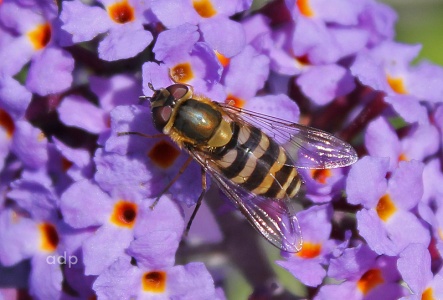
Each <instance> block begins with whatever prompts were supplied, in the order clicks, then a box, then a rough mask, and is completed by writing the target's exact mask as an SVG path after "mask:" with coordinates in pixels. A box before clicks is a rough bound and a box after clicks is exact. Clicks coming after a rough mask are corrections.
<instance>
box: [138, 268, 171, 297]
mask: <svg viewBox="0 0 443 300" xmlns="http://www.w3.org/2000/svg"><path fill="white" fill-rule="evenodd" d="M166 277H167V276H166V272H164V271H151V272H147V273H145V274H144V275H143V277H142V288H143V290H144V291H145V292H152V293H162V292H164V291H165V289H166Z"/></svg>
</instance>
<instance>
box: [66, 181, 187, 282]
mask: <svg viewBox="0 0 443 300" xmlns="http://www.w3.org/2000/svg"><path fill="white" fill-rule="evenodd" d="M118 192H119V193H118ZM79 195H94V197H93V199H90V198H89V197H88V198H83V199H84V200H83V201H84V202H82V201H72V200H73V199H78V196H79ZM162 200H163V201H160V202H159V204H158V205H157V207H156V209H155V210H151V209H150V208H149V205H151V204H152V202H151V201H143V202H142V201H141V199H140V196H138V195H137V194H136V193H133V192H127V191H124V190H120V191H118V190H115V191H114V196H113V197H110V196H109V195H108V194H106V193H105V192H103V191H102V190H100V188H99V187H98V186H97V185H95V184H94V183H93V182H90V181H86V180H83V181H78V182H77V183H75V184H73V185H72V186H71V187H70V188H68V189H67V190H66V192H65V193H64V194H63V195H62V198H61V211H62V213H63V215H64V218H65V220H66V222H67V223H68V224H69V225H70V226H72V227H74V228H87V227H90V226H94V227H96V228H97V229H96V230H95V233H94V235H93V236H91V237H90V238H89V239H87V240H85V242H84V244H83V255H84V263H85V274H86V275H99V274H101V273H102V272H103V271H105V270H106V269H107V268H108V267H109V266H110V265H112V264H113V263H114V262H115V261H117V260H118V259H119V258H120V257H126V256H127V254H126V249H128V248H129V246H130V244H131V242H133V240H134V239H137V238H143V236H144V235H146V234H149V233H150V232H151V231H152V230H154V231H155V230H159V229H161V230H167V229H168V228H170V230H172V231H174V232H175V234H174V235H173V236H174V237H175V239H174V240H175V241H176V242H175V244H176V245H175V247H177V245H178V240H179V239H180V237H181V232H182V231H183V223H182V222H181V221H182V218H181V214H180V212H179V211H178V209H177V208H176V207H175V206H174V204H173V203H171V202H170V201H168V200H167V199H166V198H164V199H162ZM86 205H88V207H89V208H90V209H92V210H95V211H97V212H98V213H97V214H96V215H95V216H94V218H91V217H90V215H89V213H88V211H87V210H85V209H84V207H85V206H86ZM165 214H166V215H167V216H165ZM170 218H172V219H174V218H175V219H176V221H175V223H171V222H169V221H167V220H169V219H170ZM162 220H165V221H166V222H167V223H168V224H165V222H164V221H162ZM165 225H167V226H165ZM156 228H158V229H156ZM174 240H173V241H172V242H174ZM164 242H165V241H163V244H162V247H165V248H166V249H167V248H168V246H169V244H168V243H164ZM137 243H139V240H137ZM157 243H158V240H157ZM99 245H108V247H112V252H110V251H109V250H110V249H108V248H102V247H99ZM151 247H152V246H151ZM165 248H163V249H165ZM163 249H162V252H164V251H165V250H163ZM156 251H158V250H156ZM162 252H160V253H162ZM150 253H151V252H148V254H150ZM156 253H157V252H156ZM151 255H152V253H151Z"/></svg>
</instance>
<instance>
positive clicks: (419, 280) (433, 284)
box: [397, 244, 443, 299]
mask: <svg viewBox="0 0 443 300" xmlns="http://www.w3.org/2000/svg"><path fill="white" fill-rule="evenodd" d="M397 265H398V270H399V272H400V274H401V275H402V277H403V280H404V281H405V282H406V284H407V285H408V287H409V288H410V289H411V291H412V294H413V295H416V296H418V297H419V298H421V299H423V298H425V299H426V298H427V297H433V298H439V297H442V295H443V276H442V274H441V272H438V273H437V274H436V275H435V276H434V274H432V272H431V256H430V254H429V252H428V251H427V249H426V248H425V247H424V246H423V245H420V244H411V245H409V246H408V247H407V248H406V249H405V250H403V252H402V253H400V258H399V259H398V261H397ZM417 270H420V271H418V272H417ZM409 298H411V299H412V297H411V296H409V297H406V298H405V299H409Z"/></svg>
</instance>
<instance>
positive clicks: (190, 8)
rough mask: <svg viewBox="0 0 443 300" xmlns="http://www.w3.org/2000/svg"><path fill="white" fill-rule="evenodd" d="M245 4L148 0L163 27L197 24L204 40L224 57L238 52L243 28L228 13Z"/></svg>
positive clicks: (216, 1)
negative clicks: (150, 0)
mask: <svg viewBox="0 0 443 300" xmlns="http://www.w3.org/2000/svg"><path fill="white" fill-rule="evenodd" d="M245 2H246V1H245ZM247 2H250V1H247ZM245 6H246V5H244V6H243V7H242V6H240V5H238V1H236V0H230V1H219V0H212V1H206V0H203V1H202V0H193V1H191V0H179V1H175V0H166V1H165V0H154V1H152V11H153V13H154V14H155V16H156V17H157V18H158V19H159V20H160V21H161V22H162V23H163V24H164V25H165V26H166V27H167V28H176V27H179V26H180V25H183V24H186V23H187V24H193V25H198V27H199V29H200V31H201V33H202V37H203V39H204V41H205V42H207V43H208V44H209V45H210V47H211V48H212V49H213V50H216V51H218V52H220V53H221V54H222V55H224V56H226V57H232V56H234V55H236V54H238V53H239V52H240V51H241V50H242V48H243V47H244V44H245V35H244V31H243V28H242V27H241V25H240V24H238V23H237V22H234V21H232V20H231V19H229V16H232V15H233V14H235V13H237V12H239V9H245Z"/></svg>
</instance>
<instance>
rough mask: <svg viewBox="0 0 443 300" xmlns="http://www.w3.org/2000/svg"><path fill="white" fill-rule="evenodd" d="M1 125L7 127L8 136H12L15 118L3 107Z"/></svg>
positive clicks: (0, 111)
mask: <svg viewBox="0 0 443 300" xmlns="http://www.w3.org/2000/svg"><path fill="white" fill-rule="evenodd" d="M0 126H1V127H3V128H4V129H5V131H6V134H7V136H8V138H11V137H12V135H13V134H14V130H15V125H14V120H12V118H11V116H10V115H9V114H8V113H7V112H6V111H4V110H3V109H0Z"/></svg>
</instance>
